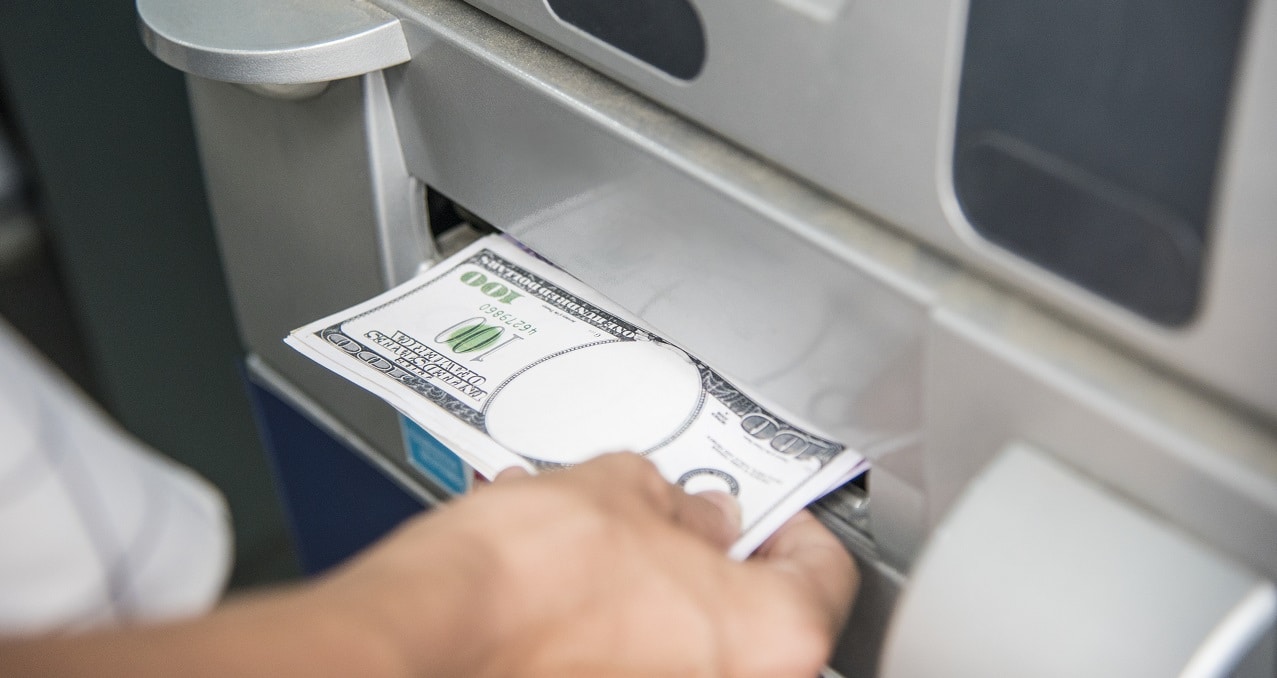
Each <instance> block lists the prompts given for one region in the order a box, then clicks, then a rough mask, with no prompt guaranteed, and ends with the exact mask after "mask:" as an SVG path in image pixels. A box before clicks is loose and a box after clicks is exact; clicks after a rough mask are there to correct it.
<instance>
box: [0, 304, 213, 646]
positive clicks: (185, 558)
mask: <svg viewBox="0 0 1277 678" xmlns="http://www.w3.org/2000/svg"><path fill="white" fill-rule="evenodd" d="M230 562H231V534H230V526H229V520H228V515H227V510H226V505H225V503H224V502H223V500H222V498H221V495H220V494H218V492H217V490H216V489H214V488H213V486H212V485H210V484H209V483H207V482H206V481H204V480H203V479H201V478H200V477H198V476H196V475H195V474H193V473H191V472H190V471H188V470H187V469H185V468H182V467H180V466H178V465H177V464H175V463H173V462H172V461H170V460H168V459H166V458H163V457H161V456H159V455H157V454H156V453H154V452H152V451H150V450H149V449H147V448H145V447H144V446H143V445H142V444H141V443H139V442H138V441H137V440H135V439H134V438H132V437H131V436H129V435H128V434H127V433H126V432H124V431H123V430H122V429H120V428H119V427H118V426H117V425H116V424H114V423H113V422H112V421H111V420H110V419H109V418H108V417H107V416H106V415H105V414H104V413H103V412H101V411H100V410H99V409H98V408H97V407H96V406H95V405H94V404H93V403H92V402H91V401H89V400H88V399H87V398H86V397H85V396H84V395H83V394H81V393H80V392H79V391H78V390H77V389H76V388H75V387H74V386H73V385H71V384H70V383H69V382H68V381H67V380H66V379H65V378H64V377H63V376H62V375H61V374H60V373H58V372H56V371H55V370H54V369H53V368H52V367H51V366H50V365H49V364H48V363H47V362H46V361H45V360H44V359H43V358H42V357H41V356H39V355H38V354H37V353H36V352H35V351H34V350H32V349H31V347H30V346H28V345H27V344H26V343H25V342H23V341H22V340H21V339H20V338H19V337H18V336H17V335H16V333H15V332H14V331H13V329H12V328H10V327H9V326H8V325H7V324H6V323H4V322H3V321H2V320H0V633H39V632H44V631H50V630H76V629H83V628H89V627H93V626H101V625H107V624H112V623H116V622H121V621H126V620H159V619H166V618H174V617H179V616H184V615H191V614H197V613H199V612H202V611H204V610H206V609H208V608H209V607H211V606H212V605H213V604H214V603H215V602H216V601H217V598H218V597H219V596H220V594H221V591H222V588H223V586H224V585H225V581H226V577H227V575H228V573H229V571H230Z"/></svg>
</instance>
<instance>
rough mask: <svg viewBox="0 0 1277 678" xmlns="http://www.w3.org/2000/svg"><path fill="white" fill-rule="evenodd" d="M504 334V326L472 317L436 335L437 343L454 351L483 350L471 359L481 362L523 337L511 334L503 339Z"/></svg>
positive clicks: (470, 351)
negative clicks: (490, 323)
mask: <svg viewBox="0 0 1277 678" xmlns="http://www.w3.org/2000/svg"><path fill="white" fill-rule="evenodd" d="M504 334H505V328H504V327H498V326H496V325H489V324H487V323H486V322H484V319H483V318H470V319H468V320H462V321H461V322H459V323H457V324H456V325H453V326H452V327H449V328H448V329H446V330H444V331H442V332H440V333H439V334H438V335H436V336H435V343H439V344H443V345H445V346H447V347H448V348H450V349H452V352H453V353H474V352H476V351H483V353H480V354H479V355H477V356H475V357H474V358H472V359H471V360H470V362H476V363H481V362H483V359H484V358H486V357H488V356H490V355H492V354H493V353H495V352H497V351H498V350H500V349H502V348H504V347H506V346H509V345H510V344H512V343H514V342H515V340H518V339H522V338H523V337H521V336H519V335H517V334H511V335H510V337H509V338H508V339H506V340H505V341H501V337H502V335H504Z"/></svg>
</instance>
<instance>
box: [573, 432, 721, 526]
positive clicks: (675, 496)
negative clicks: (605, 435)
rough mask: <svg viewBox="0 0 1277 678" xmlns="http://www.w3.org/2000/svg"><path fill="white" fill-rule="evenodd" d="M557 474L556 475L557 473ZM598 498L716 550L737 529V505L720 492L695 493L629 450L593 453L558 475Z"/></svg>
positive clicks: (638, 517)
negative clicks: (675, 528) (685, 533)
mask: <svg viewBox="0 0 1277 678" xmlns="http://www.w3.org/2000/svg"><path fill="white" fill-rule="evenodd" d="M556 475H559V474H556ZM561 478H562V479H563V480H564V481H565V482H566V481H568V479H569V478H571V479H572V481H573V482H576V483H579V484H581V485H583V488H582V489H584V491H586V492H589V493H591V494H593V495H594V496H595V497H596V500H597V501H599V502H600V503H602V504H604V505H607V506H610V507H611V508H612V510H614V511H617V512H619V513H622V514H625V515H627V516H628V517H630V518H635V519H651V518H657V519H659V520H663V521H665V522H667V523H669V524H673V525H674V526H676V527H678V528H679V529H681V530H684V531H686V532H690V533H692V534H694V535H696V536H698V537H700V538H701V539H704V540H705V541H706V542H708V543H710V544H711V545H713V546H715V547H716V548H719V549H724V550H725V549H726V548H727V547H728V546H729V545H731V543H732V542H733V541H735V540H736V537H738V536H739V533H740V508H739V506H738V505H737V503H736V500H735V498H733V497H732V496H731V495H727V494H725V493H721V492H714V493H705V494H704V495H698V496H693V495H689V494H687V493H686V492H684V491H683V488H681V487H679V486H677V485H673V484H671V483H670V482H669V481H668V480H666V479H665V478H663V477H662V476H661V474H660V472H659V471H658V470H657V469H656V466H655V465H654V464H653V463H652V462H651V461H649V460H647V459H645V458H644V457H642V456H639V455H637V454H634V453H630V452H622V453H615V454H605V455H600V456H598V457H595V458H594V459H591V460H590V461H588V462H586V463H584V464H581V465H580V466H577V467H575V468H573V469H571V470H569V471H566V472H564V473H563V474H561Z"/></svg>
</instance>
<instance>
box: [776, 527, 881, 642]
mask: <svg viewBox="0 0 1277 678" xmlns="http://www.w3.org/2000/svg"><path fill="white" fill-rule="evenodd" d="M752 560H753V561H755V562H757V563H760V564H761V565H762V566H764V567H768V568H770V569H773V570H775V571H778V572H781V573H783V574H785V575H786V576H789V577H791V578H792V580H793V581H794V582H795V583H797V584H799V585H800V586H802V587H803V588H805V589H807V590H808V591H810V592H811V593H812V595H813V596H814V600H813V602H815V603H816V604H817V605H818V606H820V608H821V609H822V611H823V612H824V613H825V615H826V617H827V618H828V621H829V628H830V631H831V633H837V632H838V630H839V629H841V628H842V626H843V624H844V623H845V622H846V621H847V613H848V612H849V610H850V608H851V603H852V600H853V599H854V597H855V592H856V587H857V585H858V583H859V579H860V577H859V574H858V573H857V572H856V564H855V562H854V561H852V559H851V555H850V554H848V553H847V550H846V549H845V548H843V546H842V544H841V543H840V542H839V541H838V538H837V537H835V536H834V535H833V533H831V532H830V531H829V530H828V529H827V528H826V527H825V526H824V525H822V524H821V523H820V521H819V520H816V518H815V516H813V515H812V514H811V512H809V511H802V512H801V513H799V514H797V515H795V516H794V517H793V518H790V519H789V521H788V522H786V523H785V524H784V525H783V526H781V528H780V529H779V530H777V531H776V533H775V534H773V535H772V536H771V538H769V539H768V540H767V541H766V542H764V543H763V545H762V546H761V547H759V549H758V551H757V552H756V553H755V554H754V556H753V558H752Z"/></svg>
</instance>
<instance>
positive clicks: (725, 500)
mask: <svg viewBox="0 0 1277 678" xmlns="http://www.w3.org/2000/svg"><path fill="white" fill-rule="evenodd" d="M696 496H698V497H702V498H704V499H705V500H706V501H708V502H709V503H711V504H713V505H715V506H717V507H718V508H719V510H721V511H722V512H723V516H724V517H726V518H727V521H728V523H729V524H730V525H731V528H732V534H737V533H739V532H740V502H738V501H736V497H733V496H732V495H730V494H728V493H726V492H722V491H719V490H708V491H705V492H700V493H698V494H697V495H696Z"/></svg>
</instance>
